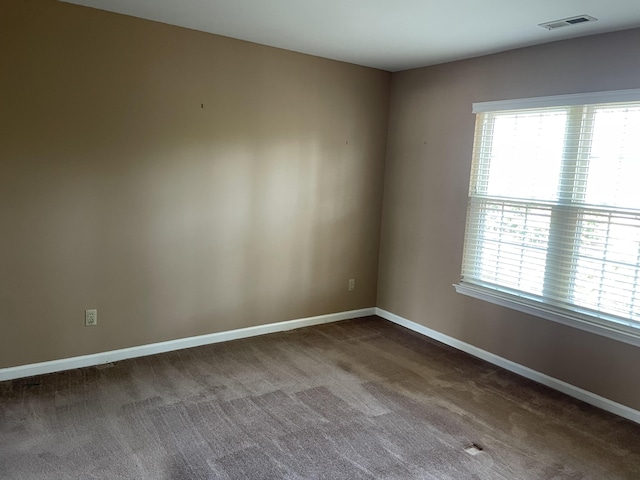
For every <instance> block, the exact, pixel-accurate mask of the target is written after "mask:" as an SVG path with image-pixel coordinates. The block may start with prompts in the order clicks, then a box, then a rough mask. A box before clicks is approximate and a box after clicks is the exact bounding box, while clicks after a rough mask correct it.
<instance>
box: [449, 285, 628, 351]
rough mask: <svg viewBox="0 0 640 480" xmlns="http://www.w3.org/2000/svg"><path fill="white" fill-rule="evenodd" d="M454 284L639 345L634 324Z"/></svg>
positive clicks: (464, 292) (472, 293) (510, 305)
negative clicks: (582, 314) (583, 314)
mask: <svg viewBox="0 0 640 480" xmlns="http://www.w3.org/2000/svg"><path fill="white" fill-rule="evenodd" d="M453 286H454V288H455V289H456V292H458V293H460V294H462V295H467V296H469V297H473V298H477V299H479V300H483V301H485V302H489V303H493V304H496V305H500V306H502V307H506V308H510V309H512V310H517V311H519V312H523V313H527V314H529V315H533V316H536V317H540V318H544V319H546V320H551V321H552V322H557V323H561V324H563V325H567V326H569V327H574V328H578V329H580V330H584V331H587V332H590V333H595V334H596V335H601V336H603V337H607V338H611V339H613V340H618V341H620V342H624V343H628V344H630V345H635V346H637V347H640V328H638V327H636V326H634V325H625V324H623V323H620V324H618V323H615V322H609V321H607V320H603V319H599V318H597V317H587V316H586V315H585V316H584V317H583V316H579V315H578V314H575V315H571V312H569V311H567V312H566V313H563V312H562V313H561V312H559V311H557V310H553V309H551V308H550V307H549V308H545V306H542V305H541V304H534V303H533V302H527V301H526V300H524V299H516V297H513V296H511V295H508V294H506V293H503V292H500V291H495V290H491V289H488V288H483V287H478V286H475V285H469V284H454V285H453Z"/></svg>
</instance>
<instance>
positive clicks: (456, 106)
mask: <svg viewBox="0 0 640 480" xmlns="http://www.w3.org/2000/svg"><path fill="white" fill-rule="evenodd" d="M638 59H640V30H633V31H627V32H621V33H614V34H607V35H600V36H594V37H587V38H582V39H578V40H572V41H565V42H558V43H554V44H547V45H543V46H537V47H531V48H526V49H521V50H516V51H511V52H507V53H503V54H497V55H492V56H487V57H483V58H477V59H473V60H466V61H461V62H455V63H450V64H445V65H440V66H435V67H430V68H423V69H417V70H412V71H407V72H402V73H398V74H394V75H393V79H392V93H391V111H390V120H389V138H388V142H389V143H388V155H387V166H386V169H387V170H386V178H385V193H384V207H383V229H382V237H381V254H380V267H379V268H380V276H379V283H378V306H379V307H381V308H383V309H386V310H389V311H391V312H393V313H395V314H397V315H401V316H403V317H405V318H407V319H409V320H413V321H415V322H418V323H420V324H422V325H425V326H427V327H430V328H433V329H435V330H437V331H439V332H442V333H445V334H447V335H450V336H453V337H455V338H457V339H460V340H462V341H465V342H468V343H470V344H473V345H475V346H477V347H479V348H482V349H485V350H488V351H489V352H493V353H495V354H497V355H500V356H502V357H505V358H507V359H510V360H513V361H515V362H518V363H520V364H523V365H526V366H528V367H531V368H533V369H535V370H538V371H540V372H543V373H546V374H548V375H551V376H553V377H556V378H558V379H561V380H564V381H566V382H569V383H571V384H573V385H576V386H579V387H582V388H585V389H587V390H589V391H592V392H595V393H598V394H600V395H602V396H604V397H607V398H610V399H612V400H615V401H618V402H621V403H623V404H626V405H628V406H630V407H633V408H636V409H640V382H638V381H637V380H636V374H635V369H636V367H637V366H638V365H640V348H637V347H633V346H630V345H627V344H622V343H618V342H616V341H614V340H609V339H607V338H604V337H600V336H596V335H592V334H589V333H586V332H583V331H580V330H576V329H572V328H570V327H565V326H562V325H559V324H556V323H553V322H549V321H546V320H542V319H539V318H534V317H531V316H527V315H525V314H521V313H518V312H515V311H512V310H509V309H505V308H501V307H498V306H495V305H491V304H488V303H485V302H481V301H479V300H474V299H471V298H469V297H465V296H462V295H459V294H456V293H455V291H454V289H453V287H452V286H451V284H453V283H456V282H458V281H459V279H460V265H461V260H462V245H463V237H464V227H465V214H466V201H467V191H468V184H469V183H468V182H469V170H470V166H471V148H472V140H473V129H474V116H473V115H472V114H471V104H472V103H473V102H481V101H489V100H502V99H511V98H523V97H533V96H544V95H556V94H565V93H579V92H590V91H600V90H615V89H625V88H638V87H640V62H639V61H638Z"/></svg>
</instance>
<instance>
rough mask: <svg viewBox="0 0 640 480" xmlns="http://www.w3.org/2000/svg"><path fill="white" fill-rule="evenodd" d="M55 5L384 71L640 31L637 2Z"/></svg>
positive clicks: (296, 0)
mask: <svg viewBox="0 0 640 480" xmlns="http://www.w3.org/2000/svg"><path fill="white" fill-rule="evenodd" d="M62 1H66V2H68V3H75V4H78V5H85V6H89V7H95V8H99V9H101V10H108V11H112V12H118V13H123V14H126V15H132V16H134V17H141V18H146V19H150V20H155V21H158V22H163V23H168V24H172V25H178V26H181V27H187V28H191V29H194V30H201V31H204V32H210V33H216V34H219V35H224V36H227V37H233V38H239V39H242V40H248V41H250V42H255V43H261V44H264V45H270V46H274V47H279V48H284V49H287V50H294V51H296V52H302V53H308V54H311V55H317V56H320V57H326V58H332V59H335V60H342V61H345V62H350V63H355V64H359V65H366V66H370V67H376V68H380V69H383V70H390V71H398V70H405V69H409V68H415V67H421V66H427V65H434V64H438V63H444V62H449V61H452V60H460V59H463V58H470V57H476V56H480V55H485V54H488V53H495V52H500V51H504V50H510V49H513V48H518V47H524V46H528V45H535V44H540V43H547V42H553V41H555V40H561V39H565V38H572V37H581V36H585V35H593V34H597V33H604V32H611V31H615V30H624V29H628V28H634V27H640V0H62ZM576 15H590V16H592V17H595V18H597V19H598V21H597V22H593V23H586V24H579V25H575V26H571V27H565V28H560V29H557V30H552V31H549V30H546V29H544V28H542V27H539V26H538V24H539V23H543V22H548V21H551V20H558V19H562V18H567V17H573V16H576Z"/></svg>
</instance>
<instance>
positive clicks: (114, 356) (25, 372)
mask: <svg viewBox="0 0 640 480" xmlns="http://www.w3.org/2000/svg"><path fill="white" fill-rule="evenodd" d="M375 310H376V309H375V308H373V307H371V308H363V309H360V310H350V311H347V312H338V313H330V314H328V315H319V316H317V317H307V318H299V319H296V320H289V321H286V322H278V323H269V324H267V325H258V326H256V327H247V328H239V329H237V330H228V331H226V332H219V333H211V334H208V335H199V336H197V337H188V338H179V339H177V340H169V341H166V342H159V343H151V344H148V345H140V346H138V347H130V348H122V349H120V350H111V351H109V352H100V353H94V354H91V355H82V356H80V357H71V358H63V359H60V360H52V361H50V362H41V363H32V364H29V365H19V366H17V367H8V368H0V381H5V380H13V379H16V378H23V377H32V376H34V375H42V374H45V373H53V372H61V371H63V370H71V369H73V368H82V367H91V366H94V365H101V364H104V363H110V362H117V361H119V360H126V359H127V358H136V357H144V356H146V355H154V354H156V353H164V352H171V351H174V350H181V349H183V348H191V347H199V346H201V345H209V344H211V343H219V342H226V341H229V340H237V339H239V338H247V337H254V336H256V335H264V334H267V333H274V332H283V331H286V330H293V329H295V328H302V327H309V326H311V325H320V324H322V323H331V322H338V321H340V320H348V319H350V318H358V317H366V316H368V315H375Z"/></svg>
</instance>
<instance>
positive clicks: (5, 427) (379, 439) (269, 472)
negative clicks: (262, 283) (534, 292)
mask: <svg viewBox="0 0 640 480" xmlns="http://www.w3.org/2000/svg"><path fill="white" fill-rule="evenodd" d="M471 444H476V445H478V446H479V447H480V448H482V449H483V450H482V451H481V452H480V453H479V454H477V455H470V454H469V453H466V452H465V450H464V449H465V447H468V446H469V445H471ZM0 478H2V479H19V480H29V479H82V480H87V479H154V480H155V479H213V478H216V479H217V478H220V479H278V478H287V479H308V478H309V479H311V478H322V479H364V478H369V479H371V478H380V479H456V480H458V479H491V480H494V479H509V480H523V479H545V480H546V479H567V480H569V479H571V480H578V479H597V480H605V479H606V480H612V479H636V480H637V479H640V425H636V424H634V423H632V422H629V421H627V420H624V419H622V418H618V417H616V416H614V415H611V414H608V413H606V412H603V411H600V410H598V409H596V408H593V407H590V406H588V405H586V404H584V403H581V402H579V401H576V400H573V399H571V398H569V397H566V396H564V395H562V394H560V393H557V392H554V391H553V390H550V389H547V388H546V387H543V386H540V385H538V384H536V383H534V382H531V381H528V380H526V379H523V378H520V377H518V376H516V375H513V374H511V373H509V372H506V371H504V370H501V369H499V368H497V367H494V366H492V365H489V364H487V363H484V362H482V361H479V360H476V359H474V358H472V357H469V356H467V355H465V354H463V353H460V352H457V351H455V350H453V349H450V348H448V347H444V346H442V345H440V344H437V343H435V342H432V341H430V340H428V339H426V338H424V337H421V336H419V335H417V334H414V333H412V332H410V331H408V330H405V329H403V328H401V327H398V326H396V325H393V324H391V323H388V322H387V321H385V320H381V319H379V318H377V317H368V318H364V319H357V320H348V321H344V322H338V323H333V324H327V325H321V326H316V327H309V328H304V329H300V330H295V331H291V332H285V333H277V334H272V335H266V336H262V337H254V338H250V339H245V340H237V341H233V342H228V343H221V344H215V345H211V346H206V347H199V348H193V349H189V350H182V351H179V352H173V353H168V354H162V355H156V356H152V357H144V358H139V359H134V360H127V361H122V362H118V363H116V364H111V365H106V366H101V367H91V368H84V369H79V370H74V371H69V372H62V373H58V374H51V375H44V376H40V377H32V378H29V379H21V380H14V381H10V382H3V383H0Z"/></svg>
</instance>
